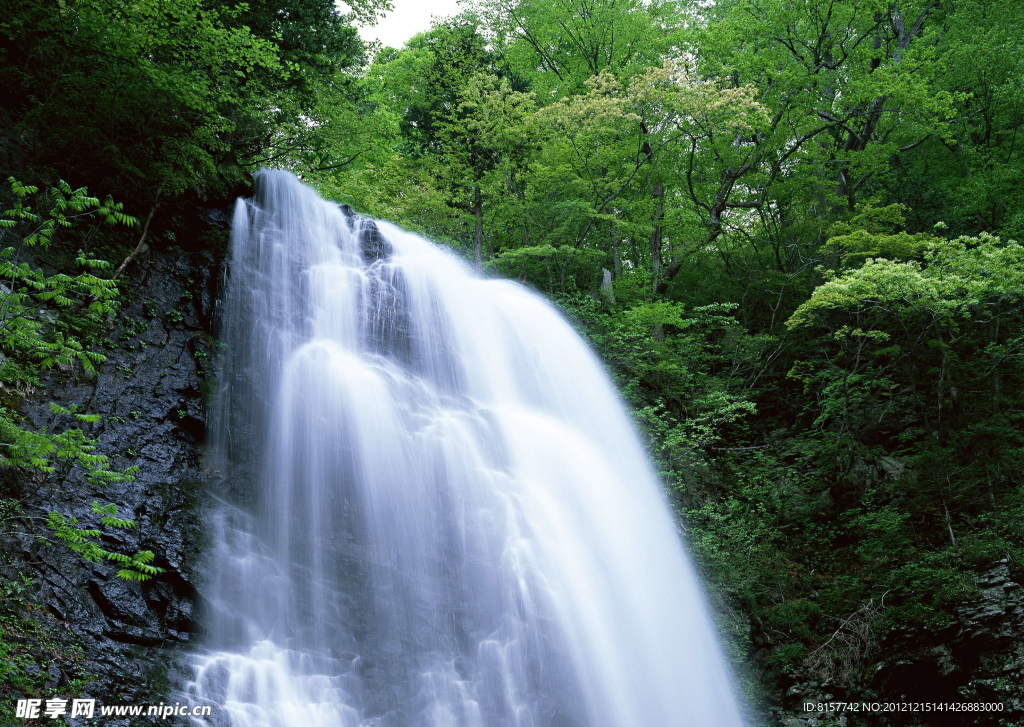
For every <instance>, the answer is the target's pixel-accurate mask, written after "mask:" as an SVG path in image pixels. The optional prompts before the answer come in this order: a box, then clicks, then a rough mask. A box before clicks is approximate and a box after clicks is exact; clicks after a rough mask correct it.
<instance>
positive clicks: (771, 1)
mask: <svg viewBox="0 0 1024 727" xmlns="http://www.w3.org/2000/svg"><path fill="white" fill-rule="evenodd" d="M5 7H7V10H6V11H5V12H4V13H3V17H0V77H2V78H3V79H4V80H3V84H2V87H0V166H2V171H3V174H2V176H3V178H4V179H6V180H8V181H7V182H6V183H5V184H4V187H5V189H4V191H3V193H2V195H0V196H2V198H0V203H2V204H3V209H4V210H5V215H6V216H5V217H4V219H3V220H2V221H0V225H2V227H0V233H2V234H3V241H2V245H0V247H2V248H4V249H3V252H2V253H0V256H2V259H0V273H2V277H3V279H4V280H5V283H4V285H5V288H4V293H3V299H2V302H0V318H2V327H0V349H2V354H0V361H2V367H0V389H2V391H0V431H2V432H3V437H2V438H3V439H4V449H3V451H2V452H0V464H2V466H3V468H4V471H5V472H18V473H22V475H25V476H32V477H38V479H39V481H40V482H43V481H47V478H61V481H62V482H63V478H66V477H67V473H68V471H70V470H71V469H72V468H76V467H77V468H80V469H81V470H82V471H86V472H87V473H88V476H89V478H90V481H94V482H99V481H103V482H117V481H121V480H123V479H124V478H131V477H132V476H133V474H134V470H133V469H132V463H131V461H130V460H127V459H126V460H123V461H121V460H116V459H109V458H108V457H106V456H103V455H99V454H97V453H96V452H95V451H94V448H95V442H94V441H93V440H92V439H91V436H92V435H90V433H89V432H90V429H89V426H90V425H91V423H93V422H95V421H97V419H96V418H91V417H96V415H95V414H93V413H91V412H77V411H74V410H66V411H63V412H62V415H63V416H65V419H66V421H67V422H69V424H68V425H67V426H66V427H65V428H64V429H63V430H62V431H60V432H57V431H45V430H38V429H34V428H33V427H32V426H31V425H30V423H29V422H28V421H27V420H25V419H24V418H23V416H22V415H21V414H19V407H20V406H21V402H22V401H23V400H24V399H25V397H29V396H32V395H37V396H38V393H37V391H38V389H39V387H40V386H41V384H40V381H41V377H43V376H44V375H49V374H50V372H55V371H70V370H72V369H75V370H80V371H90V370H92V369H93V368H94V367H96V366H99V365H100V364H101V363H102V362H103V361H104V356H105V352H106V351H108V349H110V348H111V347H112V346H115V345H119V343H118V341H117V336H116V335H115V334H113V333H112V331H113V330H114V323H113V322H114V321H118V320H120V319H119V316H121V315H122V307H121V305H122V304H121V302H120V298H119V290H118V282H119V281H120V280H123V278H122V277H121V275H122V273H124V276H125V277H128V276H130V274H131V270H132V267H131V263H132V261H133V260H134V259H135V258H136V256H138V255H140V254H143V253H144V252H145V251H146V250H148V249H168V248H173V247H174V246H175V245H184V244H185V243H184V242H183V238H184V237H185V236H186V235H188V234H190V233H189V229H190V228H188V224H187V223H186V220H187V219H188V217H189V210H191V209H193V208H195V207H196V206H197V205H200V206H201V205H207V206H216V205H218V204H219V205H221V206H222V207H225V208H226V207H227V205H228V204H229V202H230V200H232V199H233V198H234V197H236V196H239V195H241V196H248V195H251V194H252V191H251V185H252V178H251V176H250V175H251V173H253V172H255V171H256V170H258V169H260V168H262V167H269V168H280V169H286V170H289V171H291V172H293V173H294V174H296V175H297V176H298V177H299V179H301V180H302V181H303V182H305V183H306V184H308V185H311V186H312V187H314V188H315V189H316V190H318V191H319V192H320V193H321V194H322V195H323V196H324V197H325V198H327V199H330V200H333V201H335V202H337V203H339V204H344V205H349V206H350V207H351V208H352V209H354V210H356V211H357V212H358V213H360V214H361V215H363V216H365V217H370V218H378V219H382V220H388V221H390V222H393V223H395V224H396V225H399V226H401V227H403V228H405V229H407V230H410V231H413V232H416V233H418V234H420V235H422V236H424V237H426V238H427V239H429V240H432V241H434V242H436V243H439V244H440V245H442V246H444V247H445V248H446V249H448V250H449V251H451V252H452V253H453V254H455V255H457V256H459V257H461V258H463V259H464V260H465V261H467V263H468V264H470V265H472V266H474V267H475V269H476V270H477V271H479V273H480V274H481V275H484V276H491V277H502V278H507V279H509V280H513V281H518V283H519V284H521V285H523V286H527V287H528V288H530V289H532V290H534V291H536V292H537V293H539V294H541V295H543V296H545V297H546V298H548V299H549V300H550V301H552V302H553V303H554V304H555V305H556V306H558V308H559V309H560V310H561V311H562V312H563V314H564V315H565V317H566V318H567V319H568V320H570V321H571V322H572V324H573V325H574V326H575V327H576V329H577V330H578V331H579V332H580V333H581V334H582V335H583V336H584V337H585V338H586V340H587V341H588V342H589V343H590V345H591V346H592V347H593V349H594V350H595V351H596V352H597V353H598V355H599V356H600V357H601V358H602V360H603V362H604V364H605V365H606V367H607V370H608V372H609V373H610V375H611V377H612V378H613V379H614V381H615V383H616V384H617V386H618V388H619V390H620V392H621V395H622V397H623V398H624V399H625V401H626V403H627V405H628V407H629V409H630V410H631V412H632V416H633V419H634V423H635V426H636V427H637V429H638V430H639V432H640V433H641V436H642V439H643V441H644V443H645V445H646V447H647V449H648V452H649V453H650V456H651V457H652V458H653V460H654V463H655V466H656V468H657V470H658V474H659V476H660V478H661V482H662V484H663V487H664V489H665V492H666V497H667V498H668V501H669V502H670V504H671V506H672V508H673V510H674V512H675V514H676V515H677V517H678V520H679V523H680V527H681V530H682V532H683V533H684V539H685V541H686V543H687V545H688V548H689V551H690V554H691V557H692V559H693V561H694V562H695V564H696V567H697V568H698V570H699V572H700V573H701V575H702V577H703V579H704V582H705V584H706V587H707V589H708V591H709V594H710V595H709V598H710V600H711V602H712V606H713V609H714V610H715V612H716V614H717V618H718V626H719V630H720V632H721V635H722V639H723V641H724V643H725V644H726V649H727V652H728V654H729V658H730V659H731V661H732V662H733V664H734V666H735V668H736V670H737V673H738V674H739V675H740V676H739V681H740V683H741V690H742V691H743V693H744V694H745V695H746V697H747V699H748V700H749V702H750V704H751V705H753V706H751V707H750V710H751V714H762V713H763V711H764V710H765V709H767V707H766V706H765V705H771V704H777V703H778V702H779V701H780V699H781V695H782V694H783V693H784V692H785V691H786V689H789V688H790V687H791V686H792V685H794V684H798V683H807V682H814V683H815V684H820V685H824V686H823V688H822V691H821V693H822V694H824V693H825V692H829V693H835V694H845V695H852V696H853V697H855V698H868V697H869V696H870V695H872V694H875V693H876V692H873V691H872V690H873V689H875V688H876V687H877V684H875V683H873V682H872V679H873V678H874V674H875V671H876V663H878V662H879V660H880V659H882V658H883V657H884V656H885V653H884V652H885V651H886V648H885V647H884V645H885V644H887V643H892V642H891V639H892V634H896V633H915V634H921V633H927V634H932V635H936V634H939V635H940V636H936V637H935V638H936V639H938V641H936V643H941V640H942V637H941V634H943V633H948V630H947V631H944V629H947V627H948V626H949V625H950V624H951V623H952V622H953V620H954V618H955V612H956V609H957V608H958V607H959V606H960V605H962V604H964V603H970V602H971V601H972V599H977V598H978V596H979V586H978V581H979V578H980V577H981V574H983V573H985V572H987V571H989V570H990V569H992V568H993V567H994V566H995V565H996V564H999V563H1003V564H1005V565H1006V567H1007V568H1008V569H1009V572H1010V573H1016V572H1018V571H1024V436H1022V425H1024V401H1022V397H1024V248H1022V247H1021V246H1020V245H1019V244H1018V243H1017V242H1015V240H1016V239H1020V238H1021V237H1022V235H1024V95H1022V93H1021V91H1020V89H1021V88H1024V13H1021V12H1020V6H1019V4H1018V3H1017V2H1015V1H1014V0H711V1H709V0H544V1H541V0H467V2H465V3H464V4H463V5H462V6H461V7H462V8H463V10H462V12H460V13H459V14H457V15H454V16H451V17H445V18H435V20H434V23H433V25H432V26H431V27H430V28H429V29H428V30H426V31H424V32H422V33H420V34H418V35H416V36H415V37H413V38H412V39H411V40H409V41H408V42H407V43H406V44H405V45H404V46H403V47H401V48H392V47H381V46H380V44H379V43H370V44H368V43H366V42H364V41H363V40H361V38H360V36H359V35H358V33H357V27H358V26H360V25H365V24H368V23H373V22H374V20H375V19H376V18H379V17H382V16H383V15H384V14H385V13H387V12H389V10H390V8H389V6H388V5H387V4H386V0H365V1H363V0H360V2H358V3H355V2H353V4H351V5H350V6H349V5H338V6H336V5H335V4H334V3H333V2H332V1H331V0H249V1H248V2H235V1H234V0H135V1H134V2H132V3H125V2H121V0H10V2H8V3H7V4H6V6H5ZM26 260H30V261H32V264H31V265H30V264H28V262H26ZM175 312H176V311H174V310H172V311H168V312H167V313H166V314H164V315H168V316H171V317H172V319H173V315H174V313H175ZM161 313H162V312H161ZM178 315H179V316H180V314H178ZM76 367H77V368H76ZM184 416H185V415H184V414H182V417H183V418H184ZM25 473H28V474H27V475H26V474H25ZM19 476H21V475H19ZM8 480H10V477H8V478H7V480H5V482H7V481H8ZM3 488H6V489H0V495H2V499H0V518H2V520H3V523H4V529H5V530H6V529H7V528H6V525H7V523H9V522H14V521H15V520H17V519H18V518H19V517H20V516H21V515H20V510H19V507H20V503H21V501H22V496H21V495H18V494H17V493H16V492H15V490H14V489H11V486H10V484H9V482H8V484H5V485H3ZM96 507H97V509H96V510H95V513H96V514H97V515H101V516H102V518H103V520H102V525H103V527H104V528H107V529H115V530H116V529H118V528H121V529H124V528H130V527H132V525H133V522H132V521H131V520H124V519H120V518H119V517H118V513H117V508H116V507H114V506H103V507H101V506H99V505H97V506H96ZM47 527H48V528H49V530H50V532H51V533H52V534H53V537H55V538H57V539H59V540H60V541H62V542H63V543H64V545H66V546H70V547H71V548H72V550H74V551H75V552H76V553H78V554H79V555H81V556H83V557H85V558H86V559H91V560H102V559H110V560H113V561H115V562H116V564H117V565H118V567H120V568H121V569H122V571H121V572H122V574H123V577H124V578H128V579H130V580H136V581H145V580H146V579H148V578H151V577H153V576H155V575H158V574H159V573H160V571H161V568H160V567H159V566H158V561H155V560H153V558H154V556H153V553H152V552H150V551H148V550H140V551H139V552H137V553H135V554H134V555H132V554H127V555H126V554H121V553H115V552H112V551H113V550H116V548H112V547H111V542H113V541H111V540H110V539H109V538H106V536H104V537H103V538H101V537H100V529H92V528H91V527H88V528H87V527H86V526H85V525H83V524H80V523H78V521H77V520H74V519H67V518H64V516H62V515H59V514H57V513H54V514H53V515H52V516H51V518H50V520H49V521H48V524H47ZM158 560H159V559H158ZM3 588H4V589H5V590H4V593H5V594H6V596H7V597H8V598H13V596H12V595H11V594H13V593H16V592H17V593H20V592H21V591H20V590H18V589H20V588H21V586H19V585H18V584H17V583H16V582H15V581H13V580H9V579H8V577H6V576H5V580H4V586H3ZM12 602H13V601H12ZM5 609H7V607H6V606H0V611H2V612H3V613H2V615H0V625H2V626H3V627H4V629H5V633H9V629H10V628H14V627H13V626H11V624H13V623H15V621H16V619H17V618H19V617H17V616H16V613H15V612H14V611H11V610H5ZM12 643H13V642H12ZM17 648H18V647H17V645H16V644H14V645H10V644H7V643H6V642H4V643H2V644H0V657H3V659H7V658H8V653H10V654H14V653H15V652H16V651H17ZM1021 648H1024V644H1019V643H1018V645H1016V646H1014V649H1018V650H1019V649H1021ZM1015 653H1018V652H1015ZM1018 655H1019V653H1018ZM11 658H13V657H11ZM3 659H0V679H11V680H14V679H16V677H17V668H18V667H17V662H16V661H4V660H3ZM11 664H14V666H11ZM972 668H973V667H972ZM967 671H968V672H970V669H968V670H967ZM971 679H972V677H971V676H970V673H968V674H966V676H964V677H963V680H962V685H961V687H960V695H961V696H965V697H967V698H972V699H973V698H976V699H978V700H987V701H993V700H997V699H1000V698H1002V697H1001V696H1000V695H1001V694H1002V693H1003V692H1004V691H1005V690H1006V689H1009V688H1010V687H1008V686H1006V685H1005V684H1001V683H999V682H998V680H992V679H990V680H987V681H986V680H984V679H980V680H973V681H972V680H971ZM1001 690H1003V691H1001ZM23 691H24V690H23ZM897 696H898V695H897ZM945 696H949V697H951V696H953V695H951V694H947V695H945ZM752 719H753V720H755V721H756V720H757V719H759V718H756V717H755V718H752ZM854 723H858V722H851V724H854ZM866 723H868V722H865V724H866Z"/></svg>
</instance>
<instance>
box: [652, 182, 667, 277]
mask: <svg viewBox="0 0 1024 727" xmlns="http://www.w3.org/2000/svg"><path fill="white" fill-rule="evenodd" d="M651 196H652V197H654V231H653V232H652V233H651V277H652V278H653V279H654V292H655V293H657V292H658V279H659V278H660V277H661V263H662V260H661V247H662V244H661V240H662V223H663V222H664V221H665V185H664V184H662V183H661V180H660V179H659V180H657V181H656V182H655V183H654V187H653V188H652V190H651Z"/></svg>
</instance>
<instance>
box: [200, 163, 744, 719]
mask: <svg viewBox="0 0 1024 727" xmlns="http://www.w3.org/2000/svg"><path fill="white" fill-rule="evenodd" d="M221 305H222V326H221V328H222V332H221V341H222V343H223V344H224V349H223V350H224V361H223V366H222V372H221V376H220V382H219V394H218V398H217V405H216V412H215V419H216V421H215V423H214V425H213V427H212V429H213V431H214V435H213V439H214V441H213V443H212V448H213V454H212V455H211V457H213V459H214V461H215V462H218V463H219V464H218V465H217V466H218V467H220V468H222V469H223V471H224V472H225V478H226V480H225V481H227V482H230V483H233V484H232V485H231V488H229V489H231V491H232V492H234V493H235V498H234V500H235V501H234V502H233V504H232V505H225V506H224V507H223V508H222V510H221V511H220V512H219V513H218V514H217V516H216V520H215V522H214V526H213V529H214V532H213V534H212V543H211V548H212V551H211V553H210V554H209V567H208V573H209V575H208V583H207V588H206V589H205V595H206V598H207V601H208V603H207V608H206V610H207V614H206V624H207V628H208V630H209V635H208V638H207V640H206V644H205V645H206V647H207V650H206V651H203V652H202V653H199V654H197V655H196V656H195V657H194V666H195V676H194V681H193V682H191V683H189V684H188V685H186V692H187V695H188V698H189V699H190V700H192V701H193V702H196V703H205V704H211V705H213V712H214V719H213V720H212V721H211V723H212V724H230V725H236V726H239V727H241V726H245V727H249V726H252V727H255V726H257V725H260V726H263V725H266V726H274V727H277V726H284V725H288V726H294V727H370V726H374V727H677V726H678V727H681V726H683V725H690V726H693V727H717V726H723V727H724V726H726V725H728V726H737V725H740V724H741V723H742V720H741V718H740V715H739V710H738V707H737V704H736V700H735V697H734V694H733V689H732V685H731V680H730V676H729V674H728V669H727V666H726V663H725V659H724V657H723V655H722V651H721V647H720V645H719V643H718V640H717V637H716V635H715V628H714V626H713V623H712V620H711V618H710V616H709V612H708V608H707V606H706V604H705V602H704V598H703V595H702V592H701V588H700V585H699V582H698V579H697V577H696V576H695V574H694V571H693V568H692V567H691V565H690V563H689V562H688V560H687V557H686V555H685V553H684V551H683V546H682V544H681V540H680V535H679V532H678V530H677V527H676V525H675V523H674V522H673V519H672V516H671V514H670V512H669V509H668V507H667V504H666V502H665V499H664V496H663V494H662V492H661V490H660V487H659V485H658V482H657V479H656V477H655V475H654V473H653V471H652V469H651V466H650V464H649V463H648V461H647V458H646V455H645V453H644V451H643V449H642V446H641V444H640V442H639V440H638V438H637V436H636V434H635V433H634V431H633V429H632V426H631V424H630V422H629V419H628V417H627V414H626V411H625V409H624V407H623V404H622V402H621V401H620V400H619V398H618V396H617V394H616V392H615V390H614V387H613V386H612V383H611V381H610V380H609V377H608V375H607V374H606V373H605V371H604V369H603V368H602V366H601V364H600V362H599V361H598V359H597V358H596V357H595V356H594V354H593V353H592V352H591V351H590V350H589V349H588V348H587V346H586V345H585V344H584V342H583V341H582V340H581V339H580V337H579V336H578V335H577V334H576V333H575V332H574V331H573V330H572V328H571V327H570V326H569V325H568V324H567V323H566V322H565V321H564V320H563V319H562V317H561V316H560V315H559V314H558V313H557V312H556V311H555V310H554V309H553V308H552V307H551V306H550V305H549V304H547V303H546V302H545V301H544V300H543V299H541V298H540V297H538V296H537V295H535V294H533V293H531V292H529V291H527V290H526V289H524V288H523V287H521V286H519V285H517V284H515V283H513V282H510V281H504V280H488V279H481V278H479V277H476V276H475V275H474V274H473V273H472V272H471V271H470V269H469V268H468V267H467V266H466V265H465V264H464V263H463V262H461V261H459V260H458V259H456V258H455V257H454V256H452V255H451V254H449V253H447V252H445V251H444V250H442V249H440V248H439V247H437V246H435V245H433V244H431V243H429V242H427V241H425V240H423V239H422V238H420V237H418V236H416V235H413V234H410V233H407V232H404V231H402V230H400V229H398V228H396V227H394V226H392V225H390V224H387V223H384V222H369V221H365V220H361V219H359V218H358V217H354V216H347V215H346V214H345V212H344V211H343V210H342V209H341V208H339V207H338V206H337V205H336V204H332V203H329V202H326V201H324V200H322V199H320V198H319V197H318V196H317V194H316V193H315V192H314V191H313V190H311V189H309V188H308V187H305V186H303V185H302V184H301V183H300V182H299V181H298V180H297V179H296V178H295V177H293V176H292V175H290V174H288V173H285V172H280V171H263V172H261V173H260V174H259V175H258V177H257V194H256V198H255V199H254V200H252V201H242V200H239V202H238V205H237V208H236V212H235V218H234V230H233V241H232V252H231V259H230V264H229V282H228V286H227V292H226V294H225V298H224V300H223V301H222V303H221ZM232 488H233V489H232ZM198 723H201V722H198V721H197V724H198Z"/></svg>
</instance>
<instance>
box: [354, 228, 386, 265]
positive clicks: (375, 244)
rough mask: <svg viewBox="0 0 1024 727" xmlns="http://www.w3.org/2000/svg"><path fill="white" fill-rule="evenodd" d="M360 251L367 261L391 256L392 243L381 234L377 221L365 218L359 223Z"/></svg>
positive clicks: (371, 261) (370, 261)
mask: <svg viewBox="0 0 1024 727" xmlns="http://www.w3.org/2000/svg"><path fill="white" fill-rule="evenodd" d="M359 251H360V252H361V253H362V254H363V260H365V261H366V262H367V263H373V262H375V261H377V260H384V259H386V258H389V257H391V252H392V250H391V243H390V242H388V241H387V240H385V239H384V235H382V234H380V230H379V229H377V223H376V222H374V221H373V220H363V221H362V222H361V223H359Z"/></svg>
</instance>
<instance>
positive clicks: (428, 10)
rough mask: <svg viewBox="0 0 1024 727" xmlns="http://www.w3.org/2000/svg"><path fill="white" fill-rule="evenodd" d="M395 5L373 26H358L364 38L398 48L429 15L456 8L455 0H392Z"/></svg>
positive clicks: (445, 13)
mask: <svg viewBox="0 0 1024 727" xmlns="http://www.w3.org/2000/svg"><path fill="white" fill-rule="evenodd" d="M392 4H393V5H394V6H395V9H394V10H392V11H391V12H390V13H388V14H387V15H386V16H385V18H384V19H383V20H381V21H380V22H379V23H377V24H376V25H374V26H370V27H366V28H360V29H359V35H360V36H361V37H362V38H363V39H364V40H379V41H380V42H381V44H382V45H385V46H389V45H390V46H392V47H394V48H401V47H402V46H403V45H404V44H405V41H407V40H409V38H411V37H413V36H414V35H416V34H417V33H422V32H423V31H424V30H427V29H428V28H429V27H430V19H431V16H434V15H436V16H438V17H442V18H443V17H448V16H449V15H455V14H456V13H458V12H459V6H458V2H457V0H392Z"/></svg>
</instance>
